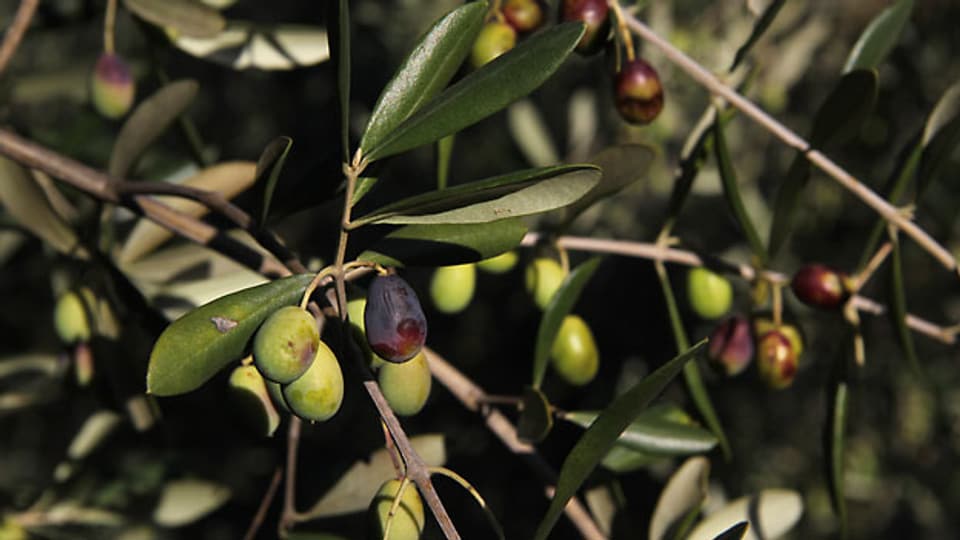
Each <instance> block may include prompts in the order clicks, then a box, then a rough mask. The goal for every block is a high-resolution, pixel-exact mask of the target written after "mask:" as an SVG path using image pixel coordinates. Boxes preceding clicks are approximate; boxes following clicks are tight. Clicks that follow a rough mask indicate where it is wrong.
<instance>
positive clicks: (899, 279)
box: [889, 232, 920, 374]
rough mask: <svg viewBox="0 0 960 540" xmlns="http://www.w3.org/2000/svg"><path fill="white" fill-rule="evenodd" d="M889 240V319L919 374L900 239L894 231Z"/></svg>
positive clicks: (910, 362)
mask: <svg viewBox="0 0 960 540" xmlns="http://www.w3.org/2000/svg"><path fill="white" fill-rule="evenodd" d="M890 241H891V242H893V253H891V254H890V295H889V296H890V319H891V322H892V323H893V324H894V326H895V327H896V328H897V337H898V338H899V339H900V347H901V348H903V354H904V355H905V356H906V359H907V364H908V365H909V366H910V369H911V370H912V371H913V372H914V373H915V374H920V361H919V360H918V359H917V350H916V347H914V345H913V334H911V333H910V328H909V327H907V294H906V289H905V288H904V285H903V259H902V254H901V251H900V240H899V238H897V236H896V233H895V232H894V233H893V234H892V235H891V237H890Z"/></svg>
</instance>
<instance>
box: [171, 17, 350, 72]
mask: <svg viewBox="0 0 960 540" xmlns="http://www.w3.org/2000/svg"><path fill="white" fill-rule="evenodd" d="M331 3H332V2H330V3H328V5H329V4H331ZM327 20H336V16H334V17H333V18H329V17H328V18H327ZM334 26H335V25H331V29H333V27H334ZM334 31H335V30H334ZM168 37H169V38H170V41H171V43H172V44H173V45H174V46H175V47H177V48H178V49H180V50H181V51H183V52H185V53H187V54H189V55H192V56H195V57H197V58H201V59H203V60H206V61H209V62H214V63H217V64H220V65H223V66H227V67H229V68H231V69H234V70H237V71H240V70H245V69H259V70H264V71H280V70H291V69H297V68H302V67H306V66H313V65H316V64H319V63H321V62H326V61H327V60H329V59H330V43H328V41H330V36H329V34H328V32H327V30H326V29H325V28H323V27H319V26H307V25H302V24H268V23H265V22H263V21H262V20H261V21H257V22H256V23H253V22H249V21H237V20H231V21H230V23H229V24H228V25H227V27H226V28H224V30H223V31H222V32H220V33H218V34H217V35H215V36H212V37H209V38H190V37H186V36H169V35H168Z"/></svg>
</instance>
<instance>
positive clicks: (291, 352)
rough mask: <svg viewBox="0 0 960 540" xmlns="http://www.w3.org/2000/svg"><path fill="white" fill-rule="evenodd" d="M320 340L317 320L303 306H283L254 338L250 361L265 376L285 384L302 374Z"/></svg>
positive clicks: (268, 319) (269, 318)
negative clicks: (251, 360) (251, 359)
mask: <svg viewBox="0 0 960 540" xmlns="http://www.w3.org/2000/svg"><path fill="white" fill-rule="evenodd" d="M318 343H320V332H319V331H318V330H317V321H316V320H315V319H314V318H313V315H311V314H310V312H308V311H307V310H305V309H301V308H299V307H297V306H286V307H282V308H280V309H278V310H277V311H275V312H273V313H272V314H270V316H269V317H267V320H266V321H264V322H263V324H262V325H261V326H260V328H259V329H258V330H257V335H256V336H254V338H253V361H254V362H255V363H256V365H257V369H259V370H260V373H262V374H263V376H264V377H266V378H268V379H270V380H271V381H274V382H278V383H281V384H286V383H289V382H291V381H293V380H294V379H296V378H297V377H299V376H301V375H303V374H304V372H306V371H307V368H309V367H310V362H312V361H313V357H314V354H315V353H316V352H317V347H318Z"/></svg>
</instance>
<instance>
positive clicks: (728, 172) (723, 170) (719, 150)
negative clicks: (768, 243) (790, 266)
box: [713, 114, 767, 266]
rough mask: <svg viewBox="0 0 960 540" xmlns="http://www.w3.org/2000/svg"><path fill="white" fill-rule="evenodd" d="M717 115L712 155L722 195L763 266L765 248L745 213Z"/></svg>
mask: <svg viewBox="0 0 960 540" xmlns="http://www.w3.org/2000/svg"><path fill="white" fill-rule="evenodd" d="M719 117H720V115H719V114H717V120H716V121H715V122H714V124H713V150H714V157H715V158H716V160H717V169H718V170H719V171H720V179H721V181H722V182H723V195H724V197H725V198H726V199H727V206H728V207H729V208H730V211H731V212H732V213H733V215H734V217H735V218H736V219H737V223H738V224H739V225H740V230H741V231H742V232H743V234H744V236H746V237H747V241H748V242H749V243H750V249H751V250H752V251H753V255H754V257H756V258H757V259H758V260H759V261H760V265H761V266H764V265H766V263H767V250H766V249H764V247H763V242H761V241H760V235H758V234H757V229H756V227H754V225H753V221H752V220H751V219H750V214H748V213H747V209H746V208H745V207H744V206H743V200H742V199H741V198H740V184H739V182H738V181H737V173H736V171H735V170H734V168H733V162H732V161H731V160H730V151H729V150H728V149H727V140H726V137H725V136H724V134H723V124H722V123H721V122H720V120H719Z"/></svg>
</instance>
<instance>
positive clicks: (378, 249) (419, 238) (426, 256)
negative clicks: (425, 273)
mask: <svg viewBox="0 0 960 540" xmlns="http://www.w3.org/2000/svg"><path fill="white" fill-rule="evenodd" d="M526 233H527V226H526V225H524V223H523V221H521V220H520V219H502V220H499V221H493V222H491V223H478V224H468V225H406V226H403V227H400V228H398V229H396V230H394V231H392V232H391V233H389V234H387V235H386V236H385V237H383V238H382V239H380V240H378V241H377V242H376V243H374V244H373V245H372V246H371V247H370V248H369V249H367V250H366V251H364V252H363V253H361V254H360V255H358V256H357V258H358V259H360V260H365V261H374V262H378V263H380V264H383V265H386V266H449V265H453V264H464V263H470V262H477V261H481V260H483V259H488V258H490V257H493V256H495V255H499V254H501V253H503V252H505V251H509V250H511V249H513V248H515V247H517V246H518V245H520V241H521V240H523V236H524V235H525V234H526Z"/></svg>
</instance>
